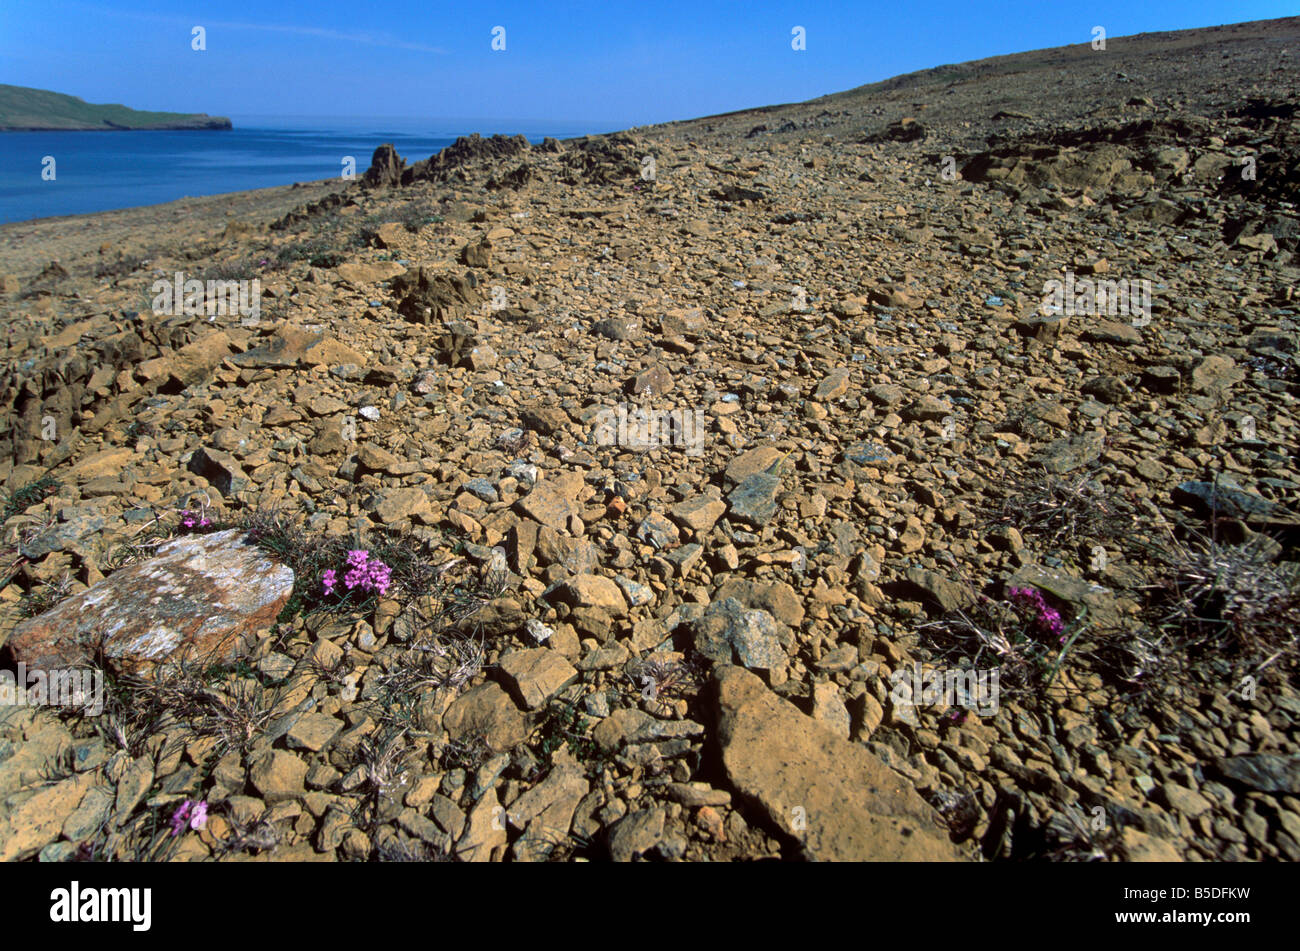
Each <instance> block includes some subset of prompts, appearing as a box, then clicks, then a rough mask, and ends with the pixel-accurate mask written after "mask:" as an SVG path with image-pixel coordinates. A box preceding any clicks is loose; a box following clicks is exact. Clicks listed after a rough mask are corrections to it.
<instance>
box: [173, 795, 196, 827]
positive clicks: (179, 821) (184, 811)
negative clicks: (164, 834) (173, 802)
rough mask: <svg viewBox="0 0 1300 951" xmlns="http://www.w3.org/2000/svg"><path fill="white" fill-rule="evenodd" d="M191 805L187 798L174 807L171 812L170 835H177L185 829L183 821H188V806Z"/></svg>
mask: <svg viewBox="0 0 1300 951" xmlns="http://www.w3.org/2000/svg"><path fill="white" fill-rule="evenodd" d="M192 805H193V803H191V802H190V801H189V800H188V799H186V800H185V801H184V802H182V803H181V804H180V805H179V806H177V807H176V811H175V812H173V813H172V835H173V836H177V835H180V834H181V833H182V832H184V831H185V823H187V822H189V821H190V807H191V806H192Z"/></svg>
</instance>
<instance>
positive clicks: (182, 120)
mask: <svg viewBox="0 0 1300 951" xmlns="http://www.w3.org/2000/svg"><path fill="white" fill-rule="evenodd" d="M229 128H230V120H229V119H226V118H224V117H222V116H210V115H208V114H207V113H184V112H142V111H140V110H138V109H128V108H127V107H126V106H120V105H95V104H94V103H89V102H86V101H85V100H84V99H78V98H77V97H76V96H66V95H64V94H63V93H60V92H50V91H49V90H47V89H30V88H28V87H27V86H8V85H5V84H3V83H0V132H35V131H42V132H56V131H70V132H71V131H80V132H85V131H94V130H103V131H112V130H118V131H121V130H127V129H229Z"/></svg>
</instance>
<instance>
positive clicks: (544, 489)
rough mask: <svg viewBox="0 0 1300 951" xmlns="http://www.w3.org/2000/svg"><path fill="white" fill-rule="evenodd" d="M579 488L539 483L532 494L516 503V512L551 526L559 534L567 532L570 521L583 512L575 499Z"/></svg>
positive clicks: (552, 483) (552, 481) (553, 481)
mask: <svg viewBox="0 0 1300 951" xmlns="http://www.w3.org/2000/svg"><path fill="white" fill-rule="evenodd" d="M576 496H577V487H575V486H572V485H570V484H568V483H562V482H558V481H556V480H552V479H546V480H544V481H541V482H538V483H537V484H536V485H535V486H533V489H532V491H531V492H529V493H528V494H527V495H526V496H524V497H523V498H522V499H520V500H519V501H518V502H516V503H515V506H514V508H515V511H516V512H518V513H519V514H520V515H526V516H528V517H529V518H531V519H532V520H533V521H534V522H540V523H541V524H542V525H546V526H549V527H551V528H553V529H555V530H556V531H557V532H566V531H568V527H569V519H570V518H571V517H573V516H575V515H578V514H579V513H580V512H581V509H580V508H579V506H578V504H577V502H576V501H575V498H576Z"/></svg>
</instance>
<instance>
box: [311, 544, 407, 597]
mask: <svg viewBox="0 0 1300 951" xmlns="http://www.w3.org/2000/svg"><path fill="white" fill-rule="evenodd" d="M347 567H348V572H347V574H345V575H344V576H343V586H344V587H345V588H347V589H348V590H349V591H351V590H353V589H354V588H360V589H361V590H362V591H365V592H371V591H377V592H378V593H379V594H387V593H388V589H389V588H390V587H391V586H392V583H393V581H392V569H391V568H389V567H388V565H386V564H384V563H383V562H382V561H378V560H375V561H371V560H370V552H369V551H367V550H366V549H364V548H358V549H354V550H352V551H349V552H348V557H347ZM324 578H325V593H326V594H330V593H332V592H333V590H334V587H335V586H336V585H337V584H338V575H337V574H336V573H335V572H334V571H332V570H331V571H327V572H326V573H325V575H324Z"/></svg>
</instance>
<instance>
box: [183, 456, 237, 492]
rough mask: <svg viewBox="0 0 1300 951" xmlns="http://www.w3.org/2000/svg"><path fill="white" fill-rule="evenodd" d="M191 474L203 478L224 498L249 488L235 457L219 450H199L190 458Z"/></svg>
mask: <svg viewBox="0 0 1300 951" xmlns="http://www.w3.org/2000/svg"><path fill="white" fill-rule="evenodd" d="M189 470H190V472H193V473H194V474H195V475H200V476H203V478H205V479H207V480H208V482H209V484H211V486H212V487H213V488H214V489H216V490H217V491H218V492H220V493H221V494H222V495H224V496H227V497H229V496H231V495H237V494H238V493H240V492H242V491H244V489H246V488H248V477H247V476H245V475H244V470H243V469H242V468H241V467H240V465H239V463H238V462H236V461H235V457H234V456H232V455H230V454H229V453H226V452H222V451H221V450H219V449H210V448H203V449H197V450H195V452H194V455H192V456H191V457H190V465H189Z"/></svg>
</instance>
